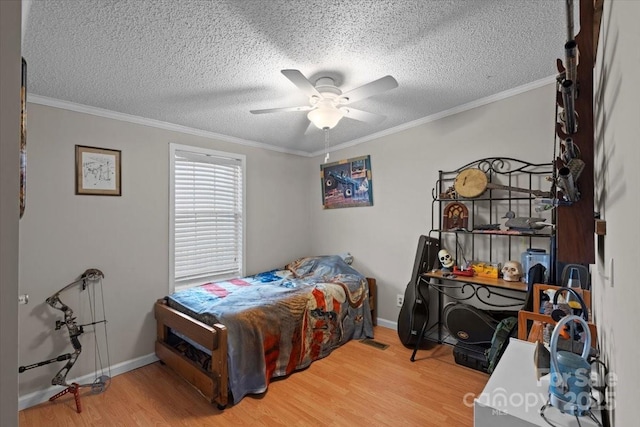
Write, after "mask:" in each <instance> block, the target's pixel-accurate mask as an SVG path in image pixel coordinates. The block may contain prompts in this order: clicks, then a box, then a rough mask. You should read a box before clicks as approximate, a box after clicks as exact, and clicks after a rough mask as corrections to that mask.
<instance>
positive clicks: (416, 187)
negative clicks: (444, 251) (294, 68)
mask: <svg viewBox="0 0 640 427" xmlns="http://www.w3.org/2000/svg"><path fill="white" fill-rule="evenodd" d="M554 101H555V86H554V85H552V84H550V85H547V86H544V87H542V88H538V89H534V90H531V91H528V92H525V93H522V94H519V95H516V96H513V97H510V98H507V99H504V100H501V101H498V102H494V103H491V104H488V105H485V106H483V107H478V108H474V109H472V110H469V111H466V112H463V113H460V114H456V115H453V116H449V117H446V118H444V119H440V120H437V121H434V122H431V123H427V124H424V125H421V126H419V127H415V128H412V129H409V130H406V131H403V132H399V133H396V134H393V135H389V136H385V137H382V138H379V139H377V140H375V141H371V142H368V143H365V144H361V145H358V146H355V147H352V148H348V149H344V150H340V151H338V152H335V153H331V159H330V161H337V160H340V159H347V158H351V157H356V156H362V155H367V154H369V155H371V168H372V172H373V175H372V178H373V179H372V182H373V206H371V207H364V208H349V209H328V210H323V209H322V203H321V197H320V179H319V170H320V164H321V162H322V161H323V160H324V157H323V156H318V157H316V158H314V159H313V160H314V162H315V171H314V174H315V177H316V178H315V180H314V182H313V183H312V186H311V191H312V192H313V197H312V198H311V201H310V202H311V222H312V224H314V227H313V236H312V242H313V245H314V250H315V252H318V253H329V252H336V251H350V252H351V253H352V255H353V256H354V266H355V267H356V268H358V269H359V270H360V271H362V272H363V273H364V274H366V275H370V276H372V277H375V278H376V279H377V280H378V293H379V299H378V310H379V312H378V316H379V318H381V319H382V323H383V324H387V325H393V323H394V322H396V321H397V318H398V312H399V308H398V307H396V295H397V294H404V290H405V288H406V286H407V283H408V282H409V280H410V278H411V271H412V268H413V262H414V258H415V253H416V248H417V245H418V237H419V236H420V235H421V234H427V233H428V232H429V229H430V228H431V201H432V200H433V199H432V195H431V194H432V193H431V190H432V188H433V187H434V186H435V183H436V180H437V179H438V171H439V170H455V169H457V168H459V167H461V166H463V165H465V164H467V163H469V162H472V161H474V160H477V159H481V158H484V157H496V156H501V157H513V158H517V159H522V160H525V161H528V162H531V163H545V162H550V161H551V160H552V158H553V144H554V141H553V129H554ZM312 169H314V168H312ZM385 320H386V321H387V322H386V323H385Z"/></svg>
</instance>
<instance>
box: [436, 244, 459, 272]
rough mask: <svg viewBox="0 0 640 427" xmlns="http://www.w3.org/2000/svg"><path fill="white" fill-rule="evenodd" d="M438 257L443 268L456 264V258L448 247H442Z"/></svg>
mask: <svg viewBox="0 0 640 427" xmlns="http://www.w3.org/2000/svg"><path fill="white" fill-rule="evenodd" d="M438 258H439V259H440V263H441V264H442V267H443V268H451V267H453V264H455V260H454V259H453V257H452V256H451V254H449V251H447V250H446V249H440V251H439V252H438Z"/></svg>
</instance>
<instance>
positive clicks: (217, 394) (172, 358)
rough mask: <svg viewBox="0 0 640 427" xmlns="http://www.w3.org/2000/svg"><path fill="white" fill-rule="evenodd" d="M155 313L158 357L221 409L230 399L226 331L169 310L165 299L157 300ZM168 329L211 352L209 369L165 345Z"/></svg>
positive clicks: (217, 325) (168, 334)
mask: <svg viewBox="0 0 640 427" xmlns="http://www.w3.org/2000/svg"><path fill="white" fill-rule="evenodd" d="M154 313H155V318H156V322H157V339H156V346H155V351H156V355H157V356H158V358H159V359H160V360H161V361H162V362H164V363H165V364H166V365H167V366H169V367H170V368H172V369H173V370H174V371H176V372H177V373H178V374H179V375H180V376H182V377H183V378H184V379H185V380H187V381H188V382H189V383H190V384H191V385H193V386H194V387H195V388H196V389H198V390H199V391H200V393H202V394H203V395H204V396H205V397H206V398H207V399H208V400H209V401H210V402H211V403H215V404H217V406H218V408H219V409H224V408H225V407H226V406H227V403H228V400H229V377H228V371H227V328H226V327H225V326H224V325H222V324H215V325H213V326H209V325H206V324H204V323H202V322H200V321H198V320H196V319H193V318H192V317H189V316H187V315H186V314H183V313H180V312H179V311H177V310H174V309H172V308H171V307H169V306H168V305H167V304H166V301H165V300H164V299H159V300H158V301H156V303H155V305H154ZM171 330H173V331H176V332H179V333H180V334H182V335H184V336H186V337H188V338H189V339H190V340H192V341H193V342H195V343H197V344H199V345H201V346H202V347H204V348H206V349H207V350H208V351H210V352H211V365H210V367H209V369H204V368H203V367H202V366H200V365H199V364H197V363H196V362H194V361H192V360H191V359H189V358H187V357H186V356H184V355H183V354H181V353H180V352H179V351H178V350H176V349H175V348H174V347H173V346H171V345H170V344H169V343H168V339H169V336H170V331H171Z"/></svg>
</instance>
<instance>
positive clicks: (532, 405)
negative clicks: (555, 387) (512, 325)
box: [474, 338, 600, 427]
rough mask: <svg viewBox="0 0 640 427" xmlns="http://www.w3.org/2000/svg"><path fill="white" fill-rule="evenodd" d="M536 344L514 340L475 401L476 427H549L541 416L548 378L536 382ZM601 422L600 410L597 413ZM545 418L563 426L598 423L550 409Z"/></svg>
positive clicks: (570, 426) (546, 393) (576, 426)
mask: <svg viewBox="0 0 640 427" xmlns="http://www.w3.org/2000/svg"><path fill="white" fill-rule="evenodd" d="M534 350H535V344H534V343H530V342H526V341H521V340H517V339H515V338H512V339H511V341H510V342H509V346H508V347H507V349H506V351H505V352H504V355H503V356H502V358H501V359H500V362H499V363H498V366H497V367H496V369H495V371H494V372H493V374H492V375H491V378H489V381H488V382H487V385H486V386H485V388H484V390H483V391H482V393H481V394H480V395H479V396H476V398H475V400H474V426H475V427H530V426H546V427H548V426H549V424H547V423H546V422H545V420H544V419H543V418H542V417H541V416H540V408H541V407H542V406H543V405H544V404H545V403H547V400H548V398H549V393H548V390H549V376H548V375H547V376H544V377H542V378H541V380H540V381H537V379H536V371H535V367H534V363H533V353H534ZM594 414H595V416H596V417H597V418H598V420H600V413H599V411H594ZM545 416H546V417H547V419H548V420H549V421H551V423H553V424H554V425H556V426H562V427H578V426H582V427H587V426H597V425H598V424H597V423H595V422H594V421H593V420H591V419H590V418H589V417H580V418H579V420H580V424H578V421H577V420H576V417H574V416H572V415H568V414H563V413H561V412H560V411H559V410H558V409H556V408H553V407H548V408H547V409H546V410H545Z"/></svg>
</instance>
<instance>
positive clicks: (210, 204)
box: [169, 144, 245, 290]
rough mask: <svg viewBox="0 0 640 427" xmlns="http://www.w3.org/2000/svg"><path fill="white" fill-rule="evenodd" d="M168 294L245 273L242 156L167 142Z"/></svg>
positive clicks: (243, 160) (243, 159) (243, 165)
mask: <svg viewBox="0 0 640 427" xmlns="http://www.w3.org/2000/svg"><path fill="white" fill-rule="evenodd" d="M170 159H171V169H170V180H171V191H170V200H169V203H170V208H171V213H170V218H169V222H170V226H169V227H170V228H169V235H170V244H169V247H170V249H169V259H170V263H169V265H170V281H171V288H172V289H171V290H175V289H177V288H180V287H187V286H193V285H196V284H201V283H204V282H206V281H208V280H213V279H220V278H229V277H235V276H242V275H244V274H243V273H244V270H243V268H244V263H243V253H244V252H243V249H244V232H243V230H244V169H245V157H244V156H243V155H238V154H230V153H223V152H218V151H212V150H207V149H203V148H197V147H188V146H183V145H178V144H170Z"/></svg>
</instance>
